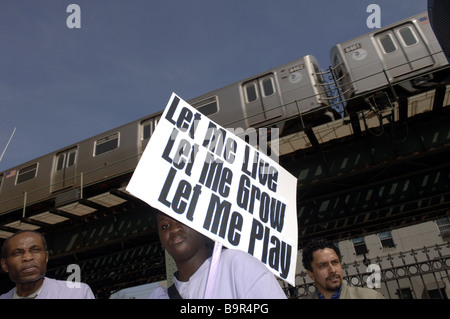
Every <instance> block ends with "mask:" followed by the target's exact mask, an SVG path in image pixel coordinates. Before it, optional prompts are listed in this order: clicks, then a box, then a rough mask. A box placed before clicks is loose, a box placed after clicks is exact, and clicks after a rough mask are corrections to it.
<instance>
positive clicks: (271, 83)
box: [0, 55, 334, 215]
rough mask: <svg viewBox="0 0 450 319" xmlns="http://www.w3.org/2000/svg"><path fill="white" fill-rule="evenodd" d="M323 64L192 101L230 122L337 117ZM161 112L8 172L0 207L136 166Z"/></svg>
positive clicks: (244, 124) (53, 202) (302, 64)
mask: <svg viewBox="0 0 450 319" xmlns="http://www.w3.org/2000/svg"><path fill="white" fill-rule="evenodd" d="M320 71H321V70H320V69H319V64H318V62H317V60H316V59H315V58H314V57H313V56H310V55H308V56H305V57H303V58H300V59H297V60H295V61H292V62H290V63H287V64H284V65H282V66H279V67H277V68H274V69H271V70H269V71H266V72H264V73H261V74H257V75H255V76H253V77H250V78H247V79H245V80H242V81H239V82H236V83H233V84H231V85H228V86H226V87H223V88H221V89H218V90H215V91H213V92H210V93H207V94H204V95H202V96H199V97H197V98H195V99H192V100H189V101H188V102H189V103H190V104H191V105H193V106H194V107H196V108H197V109H198V110H199V111H200V112H202V113H203V114H205V115H207V116H208V117H209V118H211V119H212V120H214V121H216V122H217V123H219V124H220V125H222V126H223V127H225V128H242V129H244V130H245V129H247V128H248V127H254V128H259V127H279V128H281V129H284V128H285V127H286V123H300V120H299V115H300V114H301V115H302V118H303V120H304V121H305V122H308V124H309V125H313V124H314V122H316V123H323V122H330V121H332V120H333V119H334V118H333V114H332V112H330V111H329V110H330V108H329V107H328V100H327V96H326V92H325V88H324V85H323V84H324V81H323V79H322V76H321V73H320ZM161 114H162V111H160V112H158V113H155V114H153V115H150V116H148V117H146V118H142V119H139V120H137V121H133V122H131V123H128V124H126V125H123V126H121V127H118V128H115V129H113V130H110V131H108V132H105V133H103V134H99V135H97V136H94V137H91V138H89V139H86V140H84V141H81V142H79V143H76V144H73V145H70V146H68V147H66V148H64V149H60V150H58V151H56V152H54V153H51V154H48V155H45V156H42V157H40V158H37V159H35V160H32V161H29V162H27V163H24V164H22V165H19V166H17V167H13V168H11V169H9V170H7V171H5V172H0V215H1V214H5V213H8V212H11V211H17V210H20V209H22V208H23V207H27V206H30V205H33V204H36V203H40V202H44V201H49V202H48V203H49V205H50V206H53V207H55V206H58V207H59V206H61V205H63V204H64V203H66V202H70V201H71V200H72V201H73V200H76V199H79V198H81V197H82V196H83V194H80V192H81V191H82V189H84V188H86V187H89V186H90V185H94V184H96V183H101V182H103V181H106V180H110V179H113V178H114V177H116V176H121V175H124V174H127V173H130V172H132V171H134V169H135V167H136V165H137V163H138V161H139V158H140V155H141V154H142V152H143V150H144V149H145V146H146V145H147V143H148V141H149V139H150V137H151V134H152V132H153V130H154V128H155V126H156V124H157V122H158V119H159V117H160V116H161ZM293 126H294V125H291V126H290V127H291V128H292V127H293ZM296 129H301V125H300V126H299V125H297V128H296ZM47 206H48V205H47Z"/></svg>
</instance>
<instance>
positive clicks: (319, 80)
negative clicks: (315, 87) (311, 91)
mask: <svg viewBox="0 0 450 319" xmlns="http://www.w3.org/2000/svg"><path fill="white" fill-rule="evenodd" d="M312 66H313V68H314V73H315V74H316V79H317V83H319V84H324V83H325V80H324V79H323V75H322V71H321V70H320V68H319V66H318V65H317V64H315V63H312Z"/></svg>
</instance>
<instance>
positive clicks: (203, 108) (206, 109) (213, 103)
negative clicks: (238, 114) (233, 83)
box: [192, 96, 219, 116]
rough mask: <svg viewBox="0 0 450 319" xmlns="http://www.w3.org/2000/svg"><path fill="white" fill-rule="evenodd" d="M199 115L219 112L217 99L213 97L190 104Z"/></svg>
mask: <svg viewBox="0 0 450 319" xmlns="http://www.w3.org/2000/svg"><path fill="white" fill-rule="evenodd" d="M192 106H193V107H195V108H196V109H197V110H198V111H199V112H200V113H202V114H203V115H205V116H208V115H211V114H214V113H217V112H218V111H219V107H218V103H217V97H216V96H213V97H210V98H207V99H205V100H202V101H199V102H196V103H194V104H192Z"/></svg>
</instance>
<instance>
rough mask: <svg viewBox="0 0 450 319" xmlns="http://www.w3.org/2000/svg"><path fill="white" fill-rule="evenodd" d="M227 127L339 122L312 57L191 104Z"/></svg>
mask: <svg viewBox="0 0 450 319" xmlns="http://www.w3.org/2000/svg"><path fill="white" fill-rule="evenodd" d="M189 103H190V104H191V105H192V106H194V107H195V108H197V109H198V110H199V111H200V112H202V113H203V114H205V115H207V116H208V117H209V118H211V119H212V120H213V121H215V122H217V123H219V124H221V125H222V126H224V127H232V128H237V127H239V128H243V129H244V130H245V129H247V128H248V127H254V128H259V127H271V126H275V127H278V128H279V129H280V130H281V131H280V135H285V134H286V133H283V130H284V129H285V126H286V125H287V123H289V120H291V119H295V122H298V123H299V122H300V121H299V117H298V116H299V114H301V115H302V118H303V119H304V121H305V122H307V123H308V124H312V125H317V124H319V123H321V122H329V121H332V120H334V119H335V114H333V112H332V110H331V109H330V108H329V99H328V97H327V92H326V88H325V83H324V79H323V76H322V70H321V69H320V67H319V63H318V61H317V59H316V58H315V57H313V56H312V55H307V56H305V57H303V58H301V59H298V60H295V61H292V62H290V63H287V64H284V65H281V66H279V67H277V68H274V69H272V70H270V71H267V72H264V73H260V74H257V75H255V76H253V77H251V78H247V79H244V80H242V81H239V82H236V83H233V84H231V85H228V86H226V87H223V88H221V89H219V90H216V91H212V92H209V93H207V94H204V95H202V96H199V97H196V98H194V99H192V100H189Z"/></svg>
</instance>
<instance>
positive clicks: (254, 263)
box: [149, 249, 286, 299]
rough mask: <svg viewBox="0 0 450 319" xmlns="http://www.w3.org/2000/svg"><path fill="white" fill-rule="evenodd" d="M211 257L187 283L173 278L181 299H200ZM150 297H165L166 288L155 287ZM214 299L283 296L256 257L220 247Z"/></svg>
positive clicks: (284, 297) (167, 296)
mask: <svg viewBox="0 0 450 319" xmlns="http://www.w3.org/2000/svg"><path fill="white" fill-rule="evenodd" d="M210 264H211V257H210V258H208V259H207V260H206V261H205V262H204V263H203V265H201V266H200V268H199V269H197V271H196V272H195V274H193V275H192V276H191V278H189V281H187V282H181V281H178V280H177V279H176V278H174V283H175V286H176V287H177V290H178V292H179V293H180V295H181V297H182V298H183V299H203V298H204V293H205V289H206V284H207V281H208V274H209V267H210ZM149 298H150V299H169V295H168V293H167V289H166V288H163V287H158V288H156V289H155V290H154V291H153V292H152V293H151V294H150V296H149ZM212 298H214V299H286V294H285V293H284V292H283V290H282V289H281V286H280V284H279V283H278V281H277V280H276V279H275V276H274V275H273V274H272V273H271V272H270V271H269V269H267V267H266V266H265V265H264V264H263V263H262V262H261V261H260V260H258V259H256V258H255V257H253V256H252V255H250V254H247V253H245V252H243V251H240V250H235V249H224V250H223V251H222V252H221V255H220V262H219V266H218V269H217V277H216V283H215V288H214V293H213V295H212Z"/></svg>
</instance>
